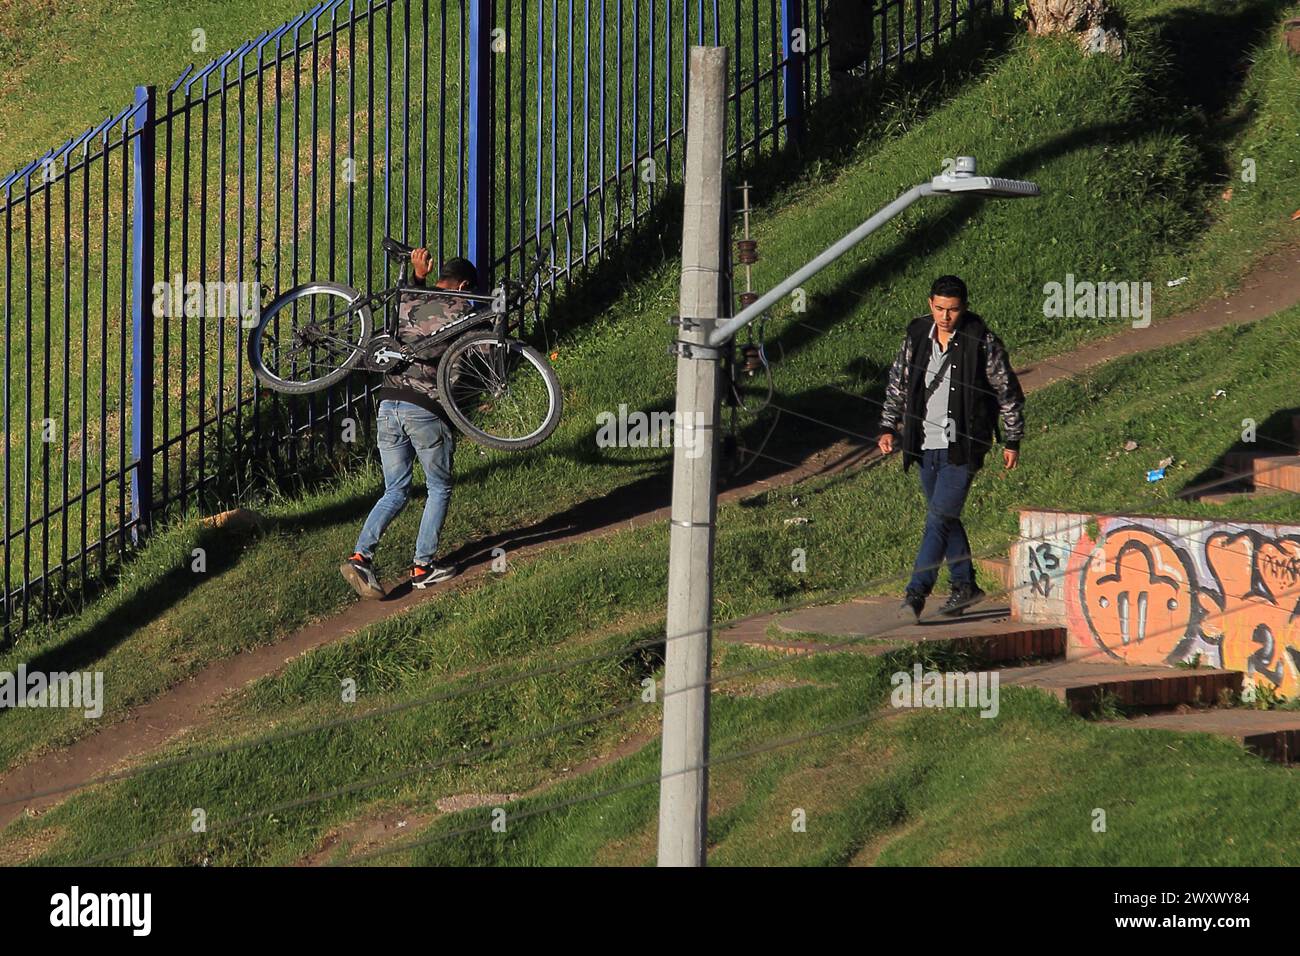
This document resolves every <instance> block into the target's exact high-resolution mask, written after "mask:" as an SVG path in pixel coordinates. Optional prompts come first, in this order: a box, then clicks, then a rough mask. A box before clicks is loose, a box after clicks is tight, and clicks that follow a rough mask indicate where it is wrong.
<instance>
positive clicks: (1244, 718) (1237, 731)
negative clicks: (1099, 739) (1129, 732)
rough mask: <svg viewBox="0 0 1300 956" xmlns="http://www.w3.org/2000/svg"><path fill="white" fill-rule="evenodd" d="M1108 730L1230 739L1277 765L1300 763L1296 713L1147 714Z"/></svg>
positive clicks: (1241, 710) (1228, 710) (1219, 710)
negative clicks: (1161, 731) (1150, 731)
mask: <svg viewBox="0 0 1300 956" xmlns="http://www.w3.org/2000/svg"><path fill="white" fill-rule="evenodd" d="M1110 726H1114V727H1122V728H1130V729H1133V730H1176V731H1182V732H1185V733H1201V734H1218V735H1219V736H1222V737H1231V738H1232V739H1233V740H1236V741H1237V742H1238V743H1240V744H1241V745H1242V746H1243V747H1245V748H1246V749H1247V750H1250V751H1252V752H1254V753H1257V754H1259V755H1260V756H1261V757H1264V758H1266V759H1268V760H1275V761H1277V762H1278V763H1297V762H1300V711H1295V710H1251V709H1249V708H1246V707H1230V708H1214V709H1210V710H1195V711H1190V712H1188V713H1182V714H1151V715H1148V716H1145V717H1137V718H1134V719H1133V720H1120V721H1113V722H1111V723H1110Z"/></svg>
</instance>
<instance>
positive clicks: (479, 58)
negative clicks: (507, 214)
mask: <svg viewBox="0 0 1300 956" xmlns="http://www.w3.org/2000/svg"><path fill="white" fill-rule="evenodd" d="M493 7H494V4H493V0H470V11H469V116H468V119H467V122H468V123H469V202H468V203H467V204H466V205H467V209H466V218H467V219H468V221H469V222H468V225H469V248H468V249H467V250H466V253H465V255H466V257H467V258H468V259H469V260H470V261H471V262H473V263H474V268H475V269H477V270H478V278H479V286H480V289H488V288H490V287H491V285H492V272H493V269H492V266H493V263H492V221H493V220H492V216H493V208H492V177H491V173H492V167H491V165H490V164H491V162H492V156H493V149H492V112H493V102H492V17H493V13H494V10H493Z"/></svg>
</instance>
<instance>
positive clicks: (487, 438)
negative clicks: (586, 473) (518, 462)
mask: <svg viewBox="0 0 1300 956" xmlns="http://www.w3.org/2000/svg"><path fill="white" fill-rule="evenodd" d="M484 346H488V347H494V346H495V347H500V346H504V347H506V348H508V349H510V350H511V352H512V353H515V354H517V355H519V356H521V357H522V358H524V359H526V360H527V361H528V362H529V363H530V364H531V365H532V366H533V368H535V369H536V370H537V371H538V372H539V373H540V375H541V378H542V381H543V382H544V383H545V385H546V389H547V393H548V398H549V403H548V410H547V412H546V416H545V417H544V419H543V420H542V422H541V424H540V425H539V426H538V427H537V428H536V429H534V430H533V431H532V432H529V433H528V434H527V435H524V436H523V437H521V438H501V437H499V436H497V435H493V434H491V433H490V432H487V431H484V430H483V429H481V428H479V427H478V426H477V425H475V424H474V422H473V421H472V420H470V418H469V417H468V416H467V415H466V414H465V413H464V412H462V411H461V409H460V408H459V407H458V406H457V404H456V402H455V401H454V400H453V398H452V395H453V394H454V392H453V388H452V385H453V383H452V380H451V376H452V374H453V370H454V369H456V368H458V367H459V366H458V363H459V360H460V359H461V357H463V356H464V355H465V354H466V353H467V352H468V351H469V350H470V349H474V348H482V347H484ZM438 401H439V403H440V404H441V405H442V407H443V408H444V409H445V410H446V412H447V415H448V417H449V418H450V419H451V421H452V424H453V425H455V426H456V428H457V429H459V430H460V431H461V432H462V433H463V434H464V435H465V436H466V437H468V438H469V439H470V440H471V441H474V442H476V443H477V444H480V445H483V446H485V447H488V448H499V449H501V450H503V451H524V450H526V449H528V448H533V447H534V446H536V445H539V444H541V443H542V442H544V441H545V440H546V439H547V438H549V437H550V436H551V433H552V432H554V431H555V429H556V426H558V425H559V423H560V416H561V415H562V414H563V412H564V395H563V393H562V392H561V390H560V380H559V378H557V377H556V375H555V370H554V369H553V368H551V365H550V363H549V362H547V361H546V359H545V357H543V356H542V354H541V353H540V352H538V351H537V350H536V349H534V348H533V347H532V346H529V345H525V344H524V343H523V342H520V341H519V340H518V339H511V338H503V337H502V336H499V335H497V334H496V333H495V332H479V333H475V334H472V335H466V336H464V337H462V338H459V339H457V340H456V341H455V343H453V345H452V346H451V348H449V349H448V350H447V352H446V354H444V355H443V356H442V359H441V361H439V363H438Z"/></svg>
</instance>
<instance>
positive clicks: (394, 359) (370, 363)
mask: <svg viewBox="0 0 1300 956" xmlns="http://www.w3.org/2000/svg"><path fill="white" fill-rule="evenodd" d="M362 364H363V365H364V366H365V368H366V370H367V371H369V372H383V373H384V374H386V375H394V374H397V373H399V372H401V371H403V370H404V369H406V368H407V367H408V366H409V365H410V364H411V353H410V351H409V350H408V349H407V347H406V346H405V345H403V344H402V343H401V342H399V341H397V339H395V338H394V337H393V336H391V335H376V336H372V337H371V339H370V344H369V345H367V346H366V356H365V359H364V360H363V362H362Z"/></svg>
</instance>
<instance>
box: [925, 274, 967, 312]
mask: <svg viewBox="0 0 1300 956" xmlns="http://www.w3.org/2000/svg"><path fill="white" fill-rule="evenodd" d="M939 295H941V296H944V297H945V298H957V299H961V301H962V304H963V305H965V303H966V283H965V282H962V281H961V279H958V278H957V277H956V276H939V278H937V279H935V280H934V282H933V283H932V284H931V285H930V298H932V299H933V298H934V297H935V296H939Z"/></svg>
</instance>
